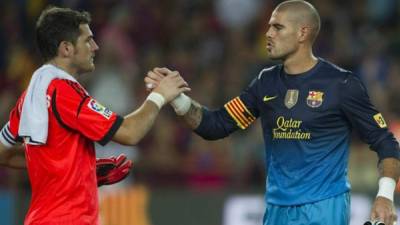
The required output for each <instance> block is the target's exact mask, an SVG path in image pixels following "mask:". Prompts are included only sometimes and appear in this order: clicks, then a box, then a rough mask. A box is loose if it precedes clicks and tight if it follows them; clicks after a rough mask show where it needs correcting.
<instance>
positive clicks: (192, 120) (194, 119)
mask: <svg viewBox="0 0 400 225" xmlns="http://www.w3.org/2000/svg"><path fill="white" fill-rule="evenodd" d="M183 118H184V120H185V122H186V123H187V124H188V125H189V127H190V128H191V129H192V130H194V129H196V128H197V127H198V126H199V125H200V123H201V120H202V118H203V109H202V106H201V105H200V104H199V103H198V102H196V101H194V100H193V99H192V104H191V106H190V108H189V111H188V112H187V113H186V114H185V115H184V116H183Z"/></svg>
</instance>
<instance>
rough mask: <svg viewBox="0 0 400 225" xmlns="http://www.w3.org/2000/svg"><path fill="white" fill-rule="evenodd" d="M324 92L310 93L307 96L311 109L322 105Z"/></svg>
mask: <svg viewBox="0 0 400 225" xmlns="http://www.w3.org/2000/svg"><path fill="white" fill-rule="evenodd" d="M323 96H324V92H321V91H309V92H308V96H307V105H308V106H310V107H311V108H317V107H320V106H321V105H322V102H323V100H324V99H323Z"/></svg>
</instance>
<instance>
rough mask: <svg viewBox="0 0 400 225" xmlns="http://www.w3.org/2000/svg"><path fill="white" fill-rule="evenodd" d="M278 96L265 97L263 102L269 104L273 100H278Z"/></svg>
mask: <svg viewBox="0 0 400 225" xmlns="http://www.w3.org/2000/svg"><path fill="white" fill-rule="evenodd" d="M277 97H278V96H277V95H275V96H271V97H270V96H268V95H266V96H264V98H263V101H264V102H268V101H271V100H273V99H275V98H277Z"/></svg>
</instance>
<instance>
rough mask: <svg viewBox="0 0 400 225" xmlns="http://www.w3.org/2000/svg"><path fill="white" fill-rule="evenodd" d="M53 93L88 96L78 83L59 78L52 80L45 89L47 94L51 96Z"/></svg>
mask: <svg viewBox="0 0 400 225" xmlns="http://www.w3.org/2000/svg"><path fill="white" fill-rule="evenodd" d="M54 91H57V94H67V95H69V94H72V95H73V94H78V95H81V96H86V95H88V93H87V91H86V90H85V88H84V87H82V85H80V84H79V83H78V82H75V81H71V80H67V79H60V78H56V79H54V80H52V81H51V83H50V84H49V86H48V88H47V93H48V94H53V93H54Z"/></svg>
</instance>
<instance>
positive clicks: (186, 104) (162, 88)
mask: <svg viewBox="0 0 400 225" xmlns="http://www.w3.org/2000/svg"><path fill="white" fill-rule="evenodd" d="M144 82H145V84H146V89H147V90H148V91H151V93H150V95H149V96H148V97H147V100H150V101H153V102H154V103H155V104H156V105H157V106H158V108H161V107H162V106H163V105H164V104H165V103H166V102H170V103H171V105H172V107H173V108H174V110H175V112H176V113H177V114H178V115H184V114H186V112H187V111H189V108H190V105H191V99H190V98H189V97H188V96H186V95H185V94H184V92H188V91H190V88H189V86H188V83H186V81H185V80H184V79H183V78H182V77H181V75H180V74H179V72H178V71H171V70H169V69H168V68H165V67H164V68H157V67H156V68H154V69H153V70H152V71H149V72H148V73H147V76H146V77H145V78H144Z"/></svg>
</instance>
